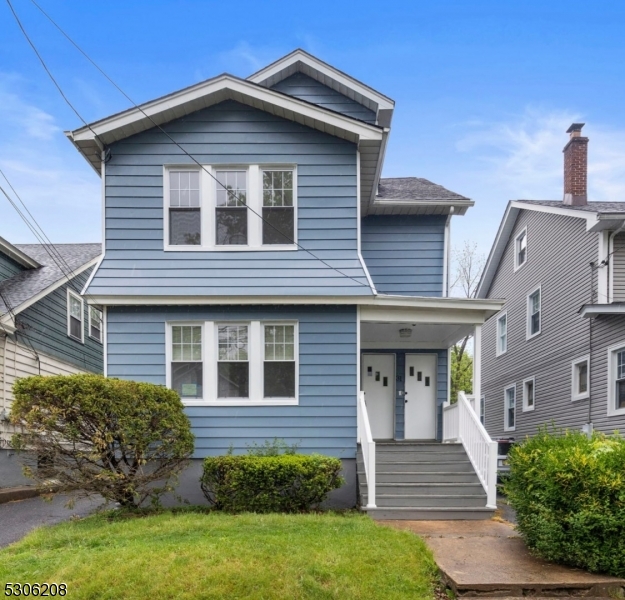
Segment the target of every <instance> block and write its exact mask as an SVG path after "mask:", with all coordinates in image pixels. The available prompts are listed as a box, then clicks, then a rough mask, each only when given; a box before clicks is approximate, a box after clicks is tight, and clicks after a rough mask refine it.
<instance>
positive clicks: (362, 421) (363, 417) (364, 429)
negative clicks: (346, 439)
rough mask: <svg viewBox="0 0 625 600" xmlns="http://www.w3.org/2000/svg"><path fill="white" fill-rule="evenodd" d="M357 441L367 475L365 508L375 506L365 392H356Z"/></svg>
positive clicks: (370, 440) (373, 463)
mask: <svg viewBox="0 0 625 600" xmlns="http://www.w3.org/2000/svg"><path fill="white" fill-rule="evenodd" d="M357 407H358V408H357V419H358V420H357V424H358V433H357V437H358V443H359V444H360V447H361V449H362V457H363V460H364V462H365V474H366V476H367V508H375V442H374V441H373V436H372V435H371V425H370V424H369V415H368V414H367V405H366V404H365V393H364V392H359V393H358V403H357Z"/></svg>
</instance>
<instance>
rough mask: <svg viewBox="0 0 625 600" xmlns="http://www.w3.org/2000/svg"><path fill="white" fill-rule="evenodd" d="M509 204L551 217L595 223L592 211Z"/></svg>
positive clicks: (524, 203) (595, 214) (522, 203)
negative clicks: (548, 214) (573, 218)
mask: <svg viewBox="0 0 625 600" xmlns="http://www.w3.org/2000/svg"><path fill="white" fill-rule="evenodd" d="M510 204H511V205H512V206H513V207H514V208H520V209H523V210H533V211H535V212H544V213H550V214H552V215H562V216H564V217H577V218H578V219H586V220H587V221H596V220H597V214H598V213H596V212H594V211H588V210H576V209H574V208H566V207H564V206H543V205H542V204H527V203H526V202H518V201H516V200H512V201H511V202H510Z"/></svg>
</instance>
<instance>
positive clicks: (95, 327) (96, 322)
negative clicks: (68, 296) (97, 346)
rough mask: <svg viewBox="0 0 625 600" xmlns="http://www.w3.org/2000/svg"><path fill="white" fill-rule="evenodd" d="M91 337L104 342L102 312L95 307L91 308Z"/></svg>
mask: <svg viewBox="0 0 625 600" xmlns="http://www.w3.org/2000/svg"><path fill="white" fill-rule="evenodd" d="M89 337H91V338H93V339H94V340H97V341H98V342H101V341H102V311H101V310H100V309H99V308H96V307H95V306H90V307H89Z"/></svg>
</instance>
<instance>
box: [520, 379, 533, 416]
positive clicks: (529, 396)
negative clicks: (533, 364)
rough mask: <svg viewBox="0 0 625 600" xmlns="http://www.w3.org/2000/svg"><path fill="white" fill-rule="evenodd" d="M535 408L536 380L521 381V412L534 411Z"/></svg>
mask: <svg viewBox="0 0 625 600" xmlns="http://www.w3.org/2000/svg"><path fill="white" fill-rule="evenodd" d="M535 406H536V378H535V377H528V378H527V379H524V380H523V412H527V411H529V410H534V407H535Z"/></svg>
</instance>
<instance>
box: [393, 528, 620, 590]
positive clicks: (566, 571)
mask: <svg viewBox="0 0 625 600" xmlns="http://www.w3.org/2000/svg"><path fill="white" fill-rule="evenodd" d="M382 523H383V524H385V525H389V526H391V527H395V528H397V529H407V530H409V531H412V532H414V533H416V534H418V535H420V536H421V537H423V538H424V539H425V541H426V543H427V544H428V546H429V547H430V548H431V550H432V552H433V553H434V558H435V559H436V563H437V564H438V567H439V569H440V570H441V574H442V576H443V579H444V581H445V582H446V583H447V585H449V587H450V588H451V589H452V590H453V591H454V592H455V593H456V594H457V595H458V596H490V597H500V598H501V597H519V596H534V597H536V596H559V597H560V598H562V597H567V596H575V597H579V596H584V597H586V598H588V599H589V598H590V597H608V596H611V595H614V594H618V593H622V591H623V589H625V580H623V579H617V578H616V577H608V576H604V575H594V574H592V573H588V572H586V571H582V570H581V569H572V568H569V567H564V566H561V565H556V564H553V563H548V562H546V561H544V560H541V559H538V558H535V557H533V556H532V555H531V554H530V553H529V551H528V550H527V548H526V546H525V544H524V543H523V540H522V539H521V538H520V537H519V536H518V534H517V533H516V531H515V530H514V528H513V526H512V524H510V523H507V522H503V523H502V522H497V521H492V520H484V521H384V522H382Z"/></svg>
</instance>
